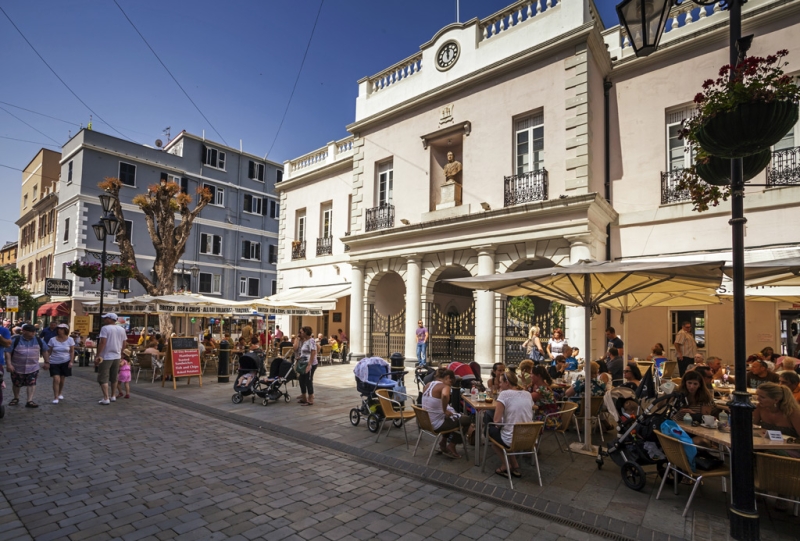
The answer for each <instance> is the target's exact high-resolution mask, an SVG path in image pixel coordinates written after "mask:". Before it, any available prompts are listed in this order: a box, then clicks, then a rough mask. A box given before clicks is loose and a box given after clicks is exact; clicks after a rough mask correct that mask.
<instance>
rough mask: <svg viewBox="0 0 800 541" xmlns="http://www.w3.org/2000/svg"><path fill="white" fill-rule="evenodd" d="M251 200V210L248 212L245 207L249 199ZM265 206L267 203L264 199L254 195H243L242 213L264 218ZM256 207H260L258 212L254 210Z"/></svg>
mask: <svg viewBox="0 0 800 541" xmlns="http://www.w3.org/2000/svg"><path fill="white" fill-rule="evenodd" d="M248 197H249V198H250V210H247V209H246V207H245V205H246V204H247V198H248ZM264 205H265V201H264V198H263V197H260V196H258V195H253V194H249V193H246V194H243V197H242V212H244V213H246V214H257V215H258V216H263V215H264V213H263V211H264ZM255 207H258V211H255V210H253V209H254V208H255Z"/></svg>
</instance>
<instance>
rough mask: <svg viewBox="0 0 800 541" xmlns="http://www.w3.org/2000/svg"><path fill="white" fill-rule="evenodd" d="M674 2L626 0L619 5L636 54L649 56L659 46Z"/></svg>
mask: <svg viewBox="0 0 800 541" xmlns="http://www.w3.org/2000/svg"><path fill="white" fill-rule="evenodd" d="M672 4H673V0H625V1H624V2H622V3H621V4H619V5H618V6H617V15H618V16H619V20H620V22H621V23H622V26H624V27H625V31H626V32H627V33H628V37H629V38H630V42H631V45H632V46H633V52H634V53H636V56H647V55H649V54H650V53H653V52H655V50H656V49H657V48H658V42H659V41H660V40H661V34H663V33H664V29H665V28H666V27H667V18H668V15H669V10H670V8H671V7H672Z"/></svg>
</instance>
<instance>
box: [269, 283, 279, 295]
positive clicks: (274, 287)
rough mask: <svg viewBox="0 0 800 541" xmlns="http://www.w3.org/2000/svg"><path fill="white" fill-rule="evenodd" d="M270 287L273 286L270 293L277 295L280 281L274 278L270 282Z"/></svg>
mask: <svg viewBox="0 0 800 541" xmlns="http://www.w3.org/2000/svg"><path fill="white" fill-rule="evenodd" d="M270 287H271V289H270V295H275V294H276V293H277V292H278V281H277V280H272V283H271V284H270Z"/></svg>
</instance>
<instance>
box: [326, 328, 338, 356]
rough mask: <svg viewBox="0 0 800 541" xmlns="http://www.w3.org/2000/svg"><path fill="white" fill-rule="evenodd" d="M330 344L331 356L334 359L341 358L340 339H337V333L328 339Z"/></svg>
mask: <svg viewBox="0 0 800 541" xmlns="http://www.w3.org/2000/svg"><path fill="white" fill-rule="evenodd" d="M328 345H329V346H330V347H331V357H332V358H334V359H338V358H339V341H338V340H336V335H335V334H332V335H331V337H330V338H329V339H328Z"/></svg>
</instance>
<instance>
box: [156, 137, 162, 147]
mask: <svg viewBox="0 0 800 541" xmlns="http://www.w3.org/2000/svg"><path fill="white" fill-rule="evenodd" d="M163 144H164V143H162V142H161V139H156V146H157V147H158V148H161V145H163Z"/></svg>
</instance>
